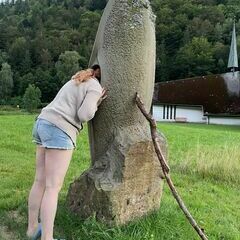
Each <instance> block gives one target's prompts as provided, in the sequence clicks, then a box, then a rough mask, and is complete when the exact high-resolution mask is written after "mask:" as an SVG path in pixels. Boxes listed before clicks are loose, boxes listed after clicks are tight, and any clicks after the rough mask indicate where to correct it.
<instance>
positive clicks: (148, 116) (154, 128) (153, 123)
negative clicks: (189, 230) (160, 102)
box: [136, 93, 208, 240]
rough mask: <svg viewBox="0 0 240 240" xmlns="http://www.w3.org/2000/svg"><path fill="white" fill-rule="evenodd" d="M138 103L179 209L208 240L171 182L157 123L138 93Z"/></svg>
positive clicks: (206, 239) (205, 239) (202, 237)
mask: <svg viewBox="0 0 240 240" xmlns="http://www.w3.org/2000/svg"><path fill="white" fill-rule="evenodd" d="M136 103H137V106H138V108H139V109H140V110H141V112H142V114H143V115H144V116H145V117H146V119H147V120H148V121H149V123H150V128H151V135H152V140H153V144H154V148H155V151H156V154H157V156H158V159H159V161H160V165H161V167H162V170H163V174H164V176H165V178H166V181H167V184H168V186H169V188H170V190H171V192H172V194H173V196H174V198H175V199H176V201H177V203H178V205H179V207H180V208H181V209H182V211H183V213H184V214H185V216H186V217H187V219H188V221H189V222H190V224H191V225H192V226H193V228H194V229H195V230H196V232H197V233H198V235H199V237H200V238H201V239H204V240H208V238H207V236H206V235H205V234H204V231H203V230H202V229H201V228H200V227H199V226H198V224H197V222H196V221H195V220H194V218H193V217H192V215H191V213H190V212H189V211H188V209H187V207H186V205H185V204H184V202H183V200H182V199H181V197H180V196H179V194H178V192H177V189H176V188H175V186H174V184H173V182H172V180H171V177H170V174H169V171H170V168H169V166H168V164H167V162H166V159H165V158H164V155H163V153H162V151H161V148H160V146H159V141H158V134H157V124H156V121H155V119H154V118H153V117H152V115H151V114H150V113H147V111H146V108H145V106H144V103H143V102H142V100H141V98H140V96H139V95H138V93H137V94H136Z"/></svg>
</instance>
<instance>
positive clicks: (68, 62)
mask: <svg viewBox="0 0 240 240" xmlns="http://www.w3.org/2000/svg"><path fill="white" fill-rule="evenodd" d="M79 59H80V55H79V54H78V53H77V52H76V51H66V52H64V53H62V54H61V55H60V56H59V59H58V61H57V63H56V70H57V76H58V79H59V81H60V83H61V84H64V83H65V82H67V81H68V80H70V78H71V76H72V75H73V74H74V73H76V72H77V71H79V70H80V68H79V63H78V61H79Z"/></svg>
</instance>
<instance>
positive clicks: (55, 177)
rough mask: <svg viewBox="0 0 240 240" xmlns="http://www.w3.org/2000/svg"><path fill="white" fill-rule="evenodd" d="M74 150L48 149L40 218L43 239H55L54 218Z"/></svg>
mask: <svg viewBox="0 0 240 240" xmlns="http://www.w3.org/2000/svg"><path fill="white" fill-rule="evenodd" d="M72 152H73V150H58V149H46V154H45V173H46V189H45V192H44V196H43V199H42V205H41V210H40V218H41V222H42V237H41V240H52V239H53V227H54V220H55V216H56V211H57V202H58V193H59V191H60V190H61V187H62V185H63V181H64V177H65V175H66V172H67V169H68V166H69V163H70V160H71V158H72Z"/></svg>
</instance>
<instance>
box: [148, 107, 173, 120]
mask: <svg viewBox="0 0 240 240" xmlns="http://www.w3.org/2000/svg"><path fill="white" fill-rule="evenodd" d="M153 118H154V119H155V120H156V121H159V122H175V119H163V106H162V105H157V106H155V105H153Z"/></svg>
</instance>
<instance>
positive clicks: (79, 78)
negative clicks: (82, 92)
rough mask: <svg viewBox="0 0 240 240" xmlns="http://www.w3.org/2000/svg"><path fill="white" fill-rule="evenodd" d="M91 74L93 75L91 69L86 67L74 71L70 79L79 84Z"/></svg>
mask: <svg viewBox="0 0 240 240" xmlns="http://www.w3.org/2000/svg"><path fill="white" fill-rule="evenodd" d="M92 76H93V69H91V68H88V69H86V70H81V71H79V72H77V73H75V74H74V75H73V76H72V78H71V79H72V80H74V81H75V82H76V83H77V84H80V83H82V82H86V81H87V80H89V79H90V78H91V77H92Z"/></svg>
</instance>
